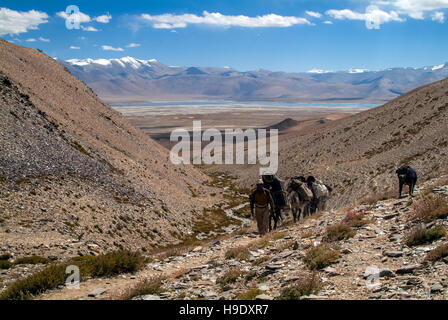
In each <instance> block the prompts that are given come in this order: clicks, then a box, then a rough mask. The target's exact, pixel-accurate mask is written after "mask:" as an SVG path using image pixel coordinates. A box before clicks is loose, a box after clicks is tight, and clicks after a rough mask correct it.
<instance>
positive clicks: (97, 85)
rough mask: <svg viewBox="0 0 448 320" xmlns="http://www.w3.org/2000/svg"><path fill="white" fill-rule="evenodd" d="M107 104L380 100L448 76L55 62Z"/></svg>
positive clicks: (128, 61)
mask: <svg viewBox="0 0 448 320" xmlns="http://www.w3.org/2000/svg"><path fill="white" fill-rule="evenodd" d="M56 60H57V61H59V62H60V63H61V64H63V65H64V66H66V67H67V68H68V69H69V70H70V72H72V73H73V74H74V75H75V76H77V77H78V78H80V79H81V80H83V81H84V82H86V83H87V84H88V85H89V86H90V87H91V88H92V89H93V90H94V91H95V92H96V93H97V94H98V95H99V96H100V97H102V98H103V99H105V100H106V101H110V102H128V101H151V100H167V99H168V100H169V99H176V100H177V99H179V100H185V99H213V100H217V99H225V100H278V101H369V102H378V103H380V102H384V101H387V100H390V99H392V98H394V97H396V96H398V95H400V94H402V93H404V92H407V91H409V90H411V89H414V88H416V87H419V86H421V85H424V84H427V83H430V82H433V81H436V80H440V79H443V78H446V77H448V64H447V63H445V64H440V65H435V66H427V67H423V68H390V69H385V70H379V71H369V70H367V69H362V68H351V69H349V70H346V71H327V70H321V69H317V68H314V69H311V70H310V71H308V72H303V73H287V72H272V71H269V70H261V69H260V70H256V71H247V72H240V71H237V70H235V69H232V68H230V67H214V68H213V67H212V68H202V67H178V66H167V65H165V64H163V63H161V62H159V61H157V60H155V59H149V60H142V59H136V58H133V57H123V58H120V59H70V60H67V61H63V60H60V59H56Z"/></svg>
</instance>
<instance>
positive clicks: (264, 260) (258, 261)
mask: <svg viewBox="0 0 448 320" xmlns="http://www.w3.org/2000/svg"><path fill="white" fill-rule="evenodd" d="M268 260H269V257H266V256H264V257H260V258H258V259H256V260H254V261H252V265H253V266H258V265H260V264H262V263H263V262H266V261H268Z"/></svg>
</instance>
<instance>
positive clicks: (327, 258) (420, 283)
mask: <svg viewBox="0 0 448 320" xmlns="http://www.w3.org/2000/svg"><path fill="white" fill-rule="evenodd" d="M447 199H448V177H447V176H445V177H441V178H439V179H432V180H429V181H428V182H426V183H425V184H421V185H420V187H419V188H417V191H416V194H415V197H414V198H409V197H408V198H406V197H405V198H403V199H396V198H392V199H386V200H382V201H378V202H371V203H367V202H366V203H363V204H360V205H358V206H355V207H351V208H344V209H343V210H340V211H336V212H334V211H333V212H323V213H320V214H318V215H316V216H312V217H309V218H305V219H304V220H300V221H299V222H298V223H296V224H292V223H290V222H283V223H282V224H281V226H280V229H279V230H278V231H276V232H274V233H271V234H269V235H267V236H265V237H262V238H258V237H257V236H256V235H255V233H253V232H251V231H253V229H250V228H249V229H245V230H240V231H239V232H238V233H237V234H234V235H232V236H227V237H224V238H221V239H219V240H217V241H211V242H204V243H203V244H202V245H201V246H197V247H190V248H184V250H171V251H166V252H162V253H161V254H160V255H158V256H157V255H156V256H152V261H151V262H149V263H148V264H147V265H146V266H145V267H144V268H143V269H142V270H141V271H139V272H137V273H135V274H126V275H121V276H118V277H111V278H102V279H90V280H87V281H86V282H82V283H81V286H80V289H79V290H68V289H65V288H63V287H62V288H60V289H55V290H53V291H48V292H47V293H45V294H43V295H42V296H40V297H38V298H39V299H95V298H96V299H117V298H119V299H130V298H133V299H150V300H153V299H225V300H227V299H259V300H269V299H447V297H448V268H447V263H448V243H447V241H446V228H447V227H448V220H447V215H448V211H447V208H448V204H447ZM289 219H290V218H289Z"/></svg>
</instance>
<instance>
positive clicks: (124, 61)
mask: <svg viewBox="0 0 448 320" xmlns="http://www.w3.org/2000/svg"><path fill="white" fill-rule="evenodd" d="M67 62H68V63H70V64H72V65H75V66H88V65H91V64H99V65H103V66H109V65H112V64H113V63H114V64H118V65H119V66H120V67H123V68H124V67H126V66H127V65H128V66H130V67H131V68H133V69H135V70H137V69H139V68H140V67H142V66H147V67H151V63H154V62H157V60H156V59H150V60H140V59H135V58H133V57H129V56H128V57H123V58H120V59H91V58H87V59H70V60H67Z"/></svg>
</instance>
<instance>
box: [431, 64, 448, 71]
mask: <svg viewBox="0 0 448 320" xmlns="http://www.w3.org/2000/svg"><path fill="white" fill-rule="evenodd" d="M444 66H445V64H444V63H442V64H439V65H438V66H434V67H432V68H431V70H432V71H434V70H439V69H442V68H443V67H444Z"/></svg>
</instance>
